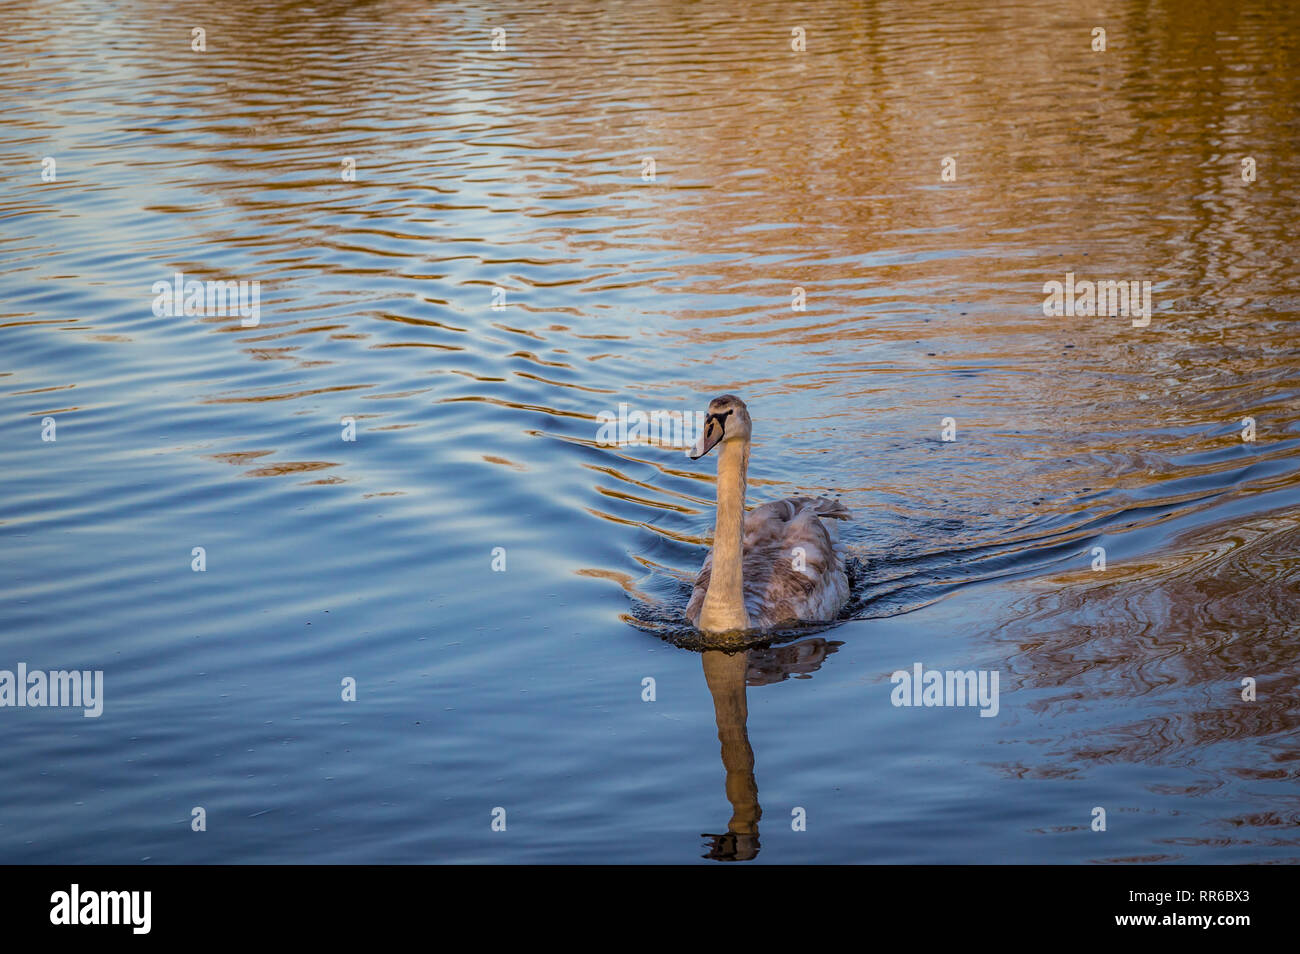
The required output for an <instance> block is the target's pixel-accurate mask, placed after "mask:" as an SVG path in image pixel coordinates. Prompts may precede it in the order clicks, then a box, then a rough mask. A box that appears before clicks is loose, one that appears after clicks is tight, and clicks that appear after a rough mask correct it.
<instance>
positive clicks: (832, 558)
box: [686, 497, 851, 629]
mask: <svg viewBox="0 0 1300 954" xmlns="http://www.w3.org/2000/svg"><path fill="white" fill-rule="evenodd" d="M850 516H851V515H850V513H849V511H848V510H847V509H846V508H845V507H844V505H843V504H841V503H840V502H839V501H838V500H830V499H828V498H826V497H787V498H785V499H784V500H774V501H772V502H771V503H766V504H763V505H762V506H761V507H756V508H755V509H753V510H751V511H750V512H749V513H748V514H746V515H745V535H744V544H743V545H744V554H745V556H744V561H743V564H742V566H743V569H742V574H743V579H744V584H743V588H744V600H745V609H746V611H747V612H748V614H749V623H750V626H751V627H753V628H755V629H770V628H772V627H774V626H779V625H781V624H782V623H790V622H796V621H805V622H812V621H819V620H833V619H835V617H836V616H837V615H838V614H839V611H840V608H841V607H842V606H843V605H844V604H845V603H846V602H848V598H849V579H848V575H847V574H846V573H845V571H844V550H843V547H842V546H841V545H840V542H839V534H838V533H837V532H836V529H835V525H834V524H832V523H829V522H824V521H823V519H822V518H828V519H829V518H834V519H837V520H848V519H849V518H850ZM797 567H798V568H797ZM712 571H713V553H712V551H710V553H709V555H708V556H707V557H705V559H704V566H702V567H701V568H700V573H699V576H697V577H696V578H695V590H694V592H693V593H692V594H691V601H690V603H689V604H688V605H687V607H686V616H687V618H688V619H689V620H690V621H691V622H692V623H697V624H698V621H699V618H700V608H701V607H702V606H703V605H704V595H705V594H706V593H707V592H708V589H709V579H710V577H711V575H712Z"/></svg>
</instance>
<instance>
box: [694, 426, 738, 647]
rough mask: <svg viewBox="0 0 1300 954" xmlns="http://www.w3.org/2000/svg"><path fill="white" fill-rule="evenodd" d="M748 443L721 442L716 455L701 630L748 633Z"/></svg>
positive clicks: (736, 441) (735, 441)
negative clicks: (709, 568) (714, 511)
mask: <svg viewBox="0 0 1300 954" xmlns="http://www.w3.org/2000/svg"><path fill="white" fill-rule="evenodd" d="M748 467H749V441H740V440H732V441H723V442H722V446H721V448H720V453H719V455H718V522H717V524H716V525H715V526H714V528H713V570H712V572H711V574H710V576H709V591H708V592H707V593H705V594H704V606H703V607H702V608H701V610H700V623H699V626H700V629H702V630H705V631H708V632H715V633H725V632H729V631H731V630H737V629H749V614H748V613H746V612H745V589H744V582H745V581H744V575H743V573H742V567H743V565H744V560H745V553H744V537H745V471H746V470H747V469H748Z"/></svg>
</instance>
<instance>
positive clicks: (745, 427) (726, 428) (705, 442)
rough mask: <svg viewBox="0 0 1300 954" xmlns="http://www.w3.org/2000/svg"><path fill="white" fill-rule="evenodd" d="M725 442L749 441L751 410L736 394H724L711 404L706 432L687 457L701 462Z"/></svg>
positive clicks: (705, 423)
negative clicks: (701, 459) (702, 458)
mask: <svg viewBox="0 0 1300 954" xmlns="http://www.w3.org/2000/svg"><path fill="white" fill-rule="evenodd" d="M723 441H745V442H748V441H749V408H747V407H745V402H744V401H742V400H741V399H740V398H738V397H736V396H735V395H734V394H724V395H722V396H721V397H715V398H714V399H713V400H712V401H710V402H709V411H708V413H707V414H705V415H704V430H703V431H701V432H700V438H699V440H697V441H696V442H695V446H694V447H692V448H691V449H690V450H688V451H687V452H686V456H687V457H689V458H690V459H691V460H699V459H700V458H701V457H703V456H704V455H705V454H707V453H708V452H709V451H711V450H713V448H714V447H715V446H717V445H718V444H720V443H722V442H723Z"/></svg>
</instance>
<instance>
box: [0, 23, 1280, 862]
mask: <svg viewBox="0 0 1300 954" xmlns="http://www.w3.org/2000/svg"><path fill="white" fill-rule="evenodd" d="M1298 10H1300V8H1297V6H1296V5H1294V4H1291V3H1287V2H1281V0H1279V2H1271V3H1270V2H1249V0H1247V2H1241V3H1234V2H1227V0H1225V2H1192V3H1188V2H1185V0H1179V2H1174V0H1168V2H1136V0H1129V2H1125V0H1119V2H1116V3H1112V4H1107V5H1103V6H1101V7H1097V8H1095V11H1094V10H1085V9H1084V5H1079V4H1076V3H1071V2H1065V0H1059V2H1032V3H1030V2H1025V3H983V2H973V0H955V2H954V0H945V2H942V3H940V2H910V0H909V2H901V0H899V2H880V3H871V2H868V3H823V4H818V5H815V6H814V5H805V4H786V3H777V2H757V3H748V4H733V3H723V2H721V0H704V2H697V3H689V4H687V3H680V4H679V3H657V4H633V3H616V2H608V3H596V2H583V0H577V2H566V3H547V2H535V3H534V2H530V3H518V4H515V3H511V4H505V3H498V4H488V5H482V4H461V3H451V4H443V3H436V4H435V3H414V2H406V0H396V2H376V3H357V4H346V3H332V2H318V3H314V4H301V3H275V2H271V3H262V2H259V3H248V2H225V3H219V4H215V3H214V4H209V5H206V6H199V5H176V4H162V3H154V2H132V0H126V2H123V3H107V2H102V3H100V2H67V3H40V4H37V3H23V2H19V3H9V4H7V5H5V7H4V28H3V30H0V116H2V117H3V118H2V119H0V123H2V125H0V162H2V164H3V169H4V173H3V179H0V441H2V443H0V448H3V449H2V451H0V453H2V454H3V467H2V468H0V561H2V563H3V575H2V576H0V669H14V668H15V667H16V666H17V664H18V663H20V662H21V663H25V664H26V665H27V667H28V668H29V669H41V670H53V669H85V670H96V669H99V670H103V671H104V674H105V675H104V680H105V690H104V691H105V701H104V712H103V715H102V716H101V717H100V718H98V719H87V718H83V717H82V714H81V712H80V711H79V710H75V709H67V708H63V709H60V708H22V709H19V708H0V734H2V735H0V737H2V738H3V740H4V752H5V755H4V758H3V759H2V760H0V860H4V861H11V862H51V861H59V862H70V863H77V862H136V861H153V862H236V861H259V862H285V861H312V862H344V861H348V862H351V861H357V862H360V861H368V862H377V861H392V862H441V861H454V862H482V861H492V862H574V861H576V862H618V863H624V862H690V861H700V859H702V858H706V857H707V858H714V859H731V860H740V861H745V860H751V859H752V860H753V861H755V862H757V863H762V862H811V861H816V862H847V861H865V862H953V861H956V862H1011V861H1029V862H1160V861H1172V862H1216V863H1217V862H1295V861H1297V860H1300V832H1298V831H1297V824H1298V823H1300V785H1297V780H1298V776H1300V741H1298V740H1297V735H1296V730H1297V727H1298V725H1300V703H1298V702H1297V695H1296V693H1297V683H1298V681H1300V680H1298V676H1300V664H1298V663H1297V649H1298V648H1300V623H1298V622H1297V613H1296V608H1297V605H1298V603H1300V593H1298V592H1297V591H1298V589H1300V563H1298V561H1297V556H1296V552H1297V544H1298V543H1300V521H1298V520H1297V503H1300V456H1298V455H1297V450H1298V449H1300V411H1298V410H1297V408H1298V407H1300V404H1298V402H1297V398H1298V397H1300V342H1298V340H1297V336H1296V334H1295V328H1296V325H1295V321H1296V315H1297V311H1298V310H1300V297H1298V293H1297V290H1296V281H1297V275H1298V274H1300V268H1298V267H1297V265H1298V263H1297V254H1296V248H1297V246H1296V241H1297V240H1296V235H1297V231H1298V230H1300V217H1298V215H1297V199H1298V198H1300V195H1298V193H1300V190H1298V189H1297V185H1296V182H1297V179H1296V175H1297V167H1296V157H1297V155H1300V149H1297V146H1298V145H1300V143H1298V141H1297V140H1298V139H1300V126H1298V125H1297V113H1296V104H1297V103H1300V63H1298V62H1297V59H1298V56H1300V12H1298ZM796 26H802V27H803V28H804V30H805V34H806V43H807V49H806V51H804V52H798V51H795V50H793V49H792V33H791V31H792V28H794V27H796ZM196 27H201V28H202V29H203V30H204V31H205V33H204V43H205V45H206V49H205V50H203V51H195V50H193V49H192V48H191V43H192V42H196V41H193V40H192V32H191V31H192V29H193V28H196ZM498 27H499V28H502V29H503V30H504V31H505V34H504V41H505V44H506V47H505V49H504V50H494V49H493V47H492V43H493V35H492V32H493V30H494V28H498ZM1095 27H1102V28H1104V29H1105V30H1106V49H1105V50H1104V51H1094V50H1093V49H1092V45H1093V43H1094V40H1093V29H1094V28H1095ZM46 157H49V158H51V159H53V160H54V162H55V165H54V167H53V169H50V168H49V167H48V163H47V164H45V166H44V167H43V159H45V158H46ZM946 157H947V158H951V159H952V160H953V163H950V164H949V167H950V168H952V167H954V166H955V178H952V177H951V176H950V177H949V180H950V181H945V178H944V177H943V171H944V160H945V158H946ZM1245 158H1250V159H1253V160H1254V169H1255V180H1254V181H1246V178H1248V176H1247V177H1244V176H1243V165H1242V160H1243V159H1245ZM650 159H652V160H653V163H654V164H653V170H651V168H650V164H649V162H648V161H647V160H650ZM345 160H352V162H353V163H354V165H355V180H354V181H352V180H350V179H348V178H346V174H347V173H348V170H349V169H350V168H351V166H349V165H348V164H347V162H345ZM43 169H44V171H45V179H43V177H42V174H43ZM651 171H653V176H651ZM51 173H52V174H53V178H52V179H51V176H50V174H51ZM46 180H49V181H46ZM177 272H181V273H184V275H185V276H186V277H188V278H191V279H197V280H204V281H206V280H231V281H247V282H253V281H256V282H259V283H260V284H259V286H258V287H259V289H260V292H259V294H260V304H259V309H260V312H259V315H258V318H259V321H258V323H257V324H256V325H251V323H250V324H249V326H247V327H246V326H245V323H243V322H241V319H240V317H239V316H238V315H229V314H191V315H186V314H179V315H167V314H166V313H163V314H155V312H154V309H153V304H154V299H155V292H154V291H153V286H154V283H155V282H164V283H166V282H170V281H172V279H173V276H174V275H175V274H176V273H177ZM1067 273H1073V274H1074V275H1075V277H1076V279H1077V280H1079V281H1083V280H1093V281H1095V280H1116V281H1136V282H1150V289H1151V299H1152V310H1151V315H1150V323H1149V324H1148V325H1145V326H1141V324H1140V322H1139V326H1136V327H1135V326H1134V322H1133V321H1132V320H1130V318H1129V317H1128V316H1124V315H1119V316H1113V317H1112V316H1103V317H1085V316H1066V315H1061V316H1048V315H1045V314H1044V298H1045V295H1044V291H1043V288H1044V284H1045V283H1047V282H1051V281H1061V282H1064V281H1065V280H1066V275H1067ZM796 287H798V288H802V289H804V293H805V294H806V308H805V310H796V309H795V308H793V307H792V302H793V301H794V296H795V292H794V289H795V288H796ZM495 289H503V290H504V291H503V292H498V291H495ZM502 296H504V298H502ZM494 304H495V305H497V309H494V307H493V306H494ZM727 391H730V392H734V393H737V394H739V395H741V396H742V397H743V398H744V399H745V400H746V401H747V402H748V403H749V407H750V410H751V413H752V414H753V418H754V432H755V445H754V451H753V460H752V465H751V469H750V483H749V502H750V504H751V505H753V504H756V503H759V502H762V501H764V500H769V499H774V498H776V497H780V496H784V495H786V494H790V493H816V494H824V495H828V496H838V497H839V499H840V500H841V501H842V502H843V503H844V504H845V505H847V506H848V507H849V508H850V509H851V510H852V511H853V515H854V519H853V520H852V521H851V523H850V525H849V526H848V527H847V528H846V533H845V535H846V540H847V542H848V544H849V546H850V548H851V551H852V553H853V556H854V566H853V571H854V587H855V595H854V599H853V602H852V604H851V607H850V609H849V612H848V614H847V617H846V619H845V620H844V621H842V622H841V624H840V625H838V626H835V627H832V628H829V629H825V628H823V629H820V630H817V631H810V632H783V633H781V634H778V637H777V638H775V639H773V640H769V641H760V642H758V643H756V644H754V645H752V646H751V647H750V648H748V649H747V650H746V651H745V652H742V653H731V654H728V653H726V652H722V651H719V650H717V649H709V648H708V647H707V646H705V645H704V644H702V643H701V642H700V641H699V640H698V639H697V638H696V637H695V636H694V634H693V633H692V632H691V631H690V630H689V627H685V626H683V624H682V619H681V613H682V610H683V608H684V606H685V603H686V598H687V595H688V581H689V580H690V579H691V578H692V575H693V573H694V571H695V569H696V568H697V567H698V565H699V563H700V562H701V560H702V559H703V557H704V555H705V552H706V547H707V544H708V541H709V539H710V535H711V533H712V520H713V511H712V504H713V500H714V486H713V479H714V468H715V466H716V461H715V459H714V458H713V457H707V458H704V459H703V460H701V461H698V462H691V461H689V460H687V459H686V458H685V457H684V456H683V455H682V453H681V452H680V450H676V449H672V448H670V447H666V446H657V445H640V446H614V447H611V446H602V445H601V444H599V442H598V440H597V435H598V430H597V429H598V421H599V419H600V417H599V416H600V415H601V414H602V412H613V413H617V412H618V408H619V405H620V404H626V405H627V406H628V408H630V409H646V410H650V409H666V410H672V411H684V412H695V411H700V410H703V409H704V407H705V404H706V403H707V401H708V399H709V397H711V396H712V395H715V394H718V393H722V392H727ZM945 418H951V419H952V420H951V423H950V424H949V433H948V434H947V436H950V437H955V439H954V440H944V436H945V434H944V426H945V420H944V419H945ZM1245 418H1251V419H1252V420H1253V427H1254V430H1255V433H1254V437H1255V439H1254V440H1253V441H1248V440H1245V439H1243V433H1244V432H1246V431H1247V430H1248V429H1249V427H1250V425H1248V424H1247V423H1245V422H1244V419H1245ZM345 419H350V420H351V422H352V427H353V428H354V430H355V438H356V439H355V440H354V441H352V440H346V439H344V438H345V437H346V436H348V435H347V434H346V431H345V428H346V427H347V421H346V420H345ZM49 437H53V438H55V439H54V440H49V439H43V438H49ZM197 547H202V548H203V551H202V557H203V559H204V561H205V567H206V568H205V569H204V570H203V571H202V572H196V571H195V570H194V568H193V567H194V566H195V565H196V564H195V561H196V560H197V559H198V557H197V556H196V555H195V548H197ZM1098 547H1101V548H1104V551H1105V560H1106V565H1105V568H1104V569H1100V568H1094V567H1099V563H1098V556H1097V551H1096V549H1095V548H1098ZM497 548H501V549H499V550H498V549H497ZM494 563H495V564H496V569H494ZM502 567H504V571H502ZM918 662H919V663H921V664H923V666H924V667H925V668H927V669H939V670H944V669H957V670H967V669H971V670H986V671H995V672H997V673H998V674H999V677H1000V687H1001V688H1000V705H999V710H998V714H997V716H996V717H991V718H981V717H980V715H979V713H978V711H977V710H976V709H974V708H969V707H966V708H925V707H920V708H914V707H895V706H894V705H892V704H891V692H892V690H893V686H892V684H891V681H890V675H891V673H893V672H894V671H895V670H908V671H910V670H911V669H912V667H913V664H914V663H918ZM349 679H352V680H355V682H356V687H357V698H356V701H355V702H345V701H343V698H342V696H343V692H344V690H343V688H342V686H343V684H344V682H345V680H349ZM1243 679H1249V680H1254V686H1255V693H1256V698H1255V699H1254V700H1253V701H1249V700H1246V699H1243V698H1242V694H1243V691H1244V690H1243ZM648 680H653V683H650V682H648ZM652 688H653V693H652V692H651V689H652ZM652 694H653V701H646V700H647V699H648V698H649V697H650V696H651V695H652ZM720 756H721V758H720ZM196 807H202V808H203V809H204V810H205V812H206V819H207V822H206V824H207V830H206V831H204V832H195V831H192V830H191V819H192V817H193V809H195V808H196ZM1096 808H1104V809H1105V811H1106V822H1107V823H1106V830H1105V831H1104V832H1102V831H1093V830H1092V825H1093V821H1094V817H1095V812H1094V809H1096ZM495 809H504V817H505V819H506V827H505V830H504V831H498V830H493V819H494V810H495ZM800 810H802V817H804V818H806V830H795V828H796V827H797V825H796V824H795V823H796V822H797V821H798V820H799V818H800V817H801V812H800ZM496 816H497V817H500V816H501V813H500V812H496ZM498 827H499V826H498Z"/></svg>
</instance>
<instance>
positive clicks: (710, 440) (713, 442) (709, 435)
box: [690, 411, 731, 460]
mask: <svg viewBox="0 0 1300 954" xmlns="http://www.w3.org/2000/svg"><path fill="white" fill-rule="evenodd" d="M729 414H731V412H730V411H723V412H722V413H721V414H710V415H709V416H708V417H706V418H705V419H704V433H703V434H702V435H701V436H700V441H699V443H698V444H696V445H695V446H696V447H697V448H699V451H700V452H699V453H698V454H691V455H690V458H691V460H699V459H700V458H701V457H703V456H704V455H705V454H707V453H708V452H709V451H711V450H713V448H714V447H716V446H717V444H718V442H719V441H720V440H722V436H723V434H725V433H726V430H727V416H728V415H729ZM715 427H716V428H717V430H716V432H715V431H714V428H715Z"/></svg>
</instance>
